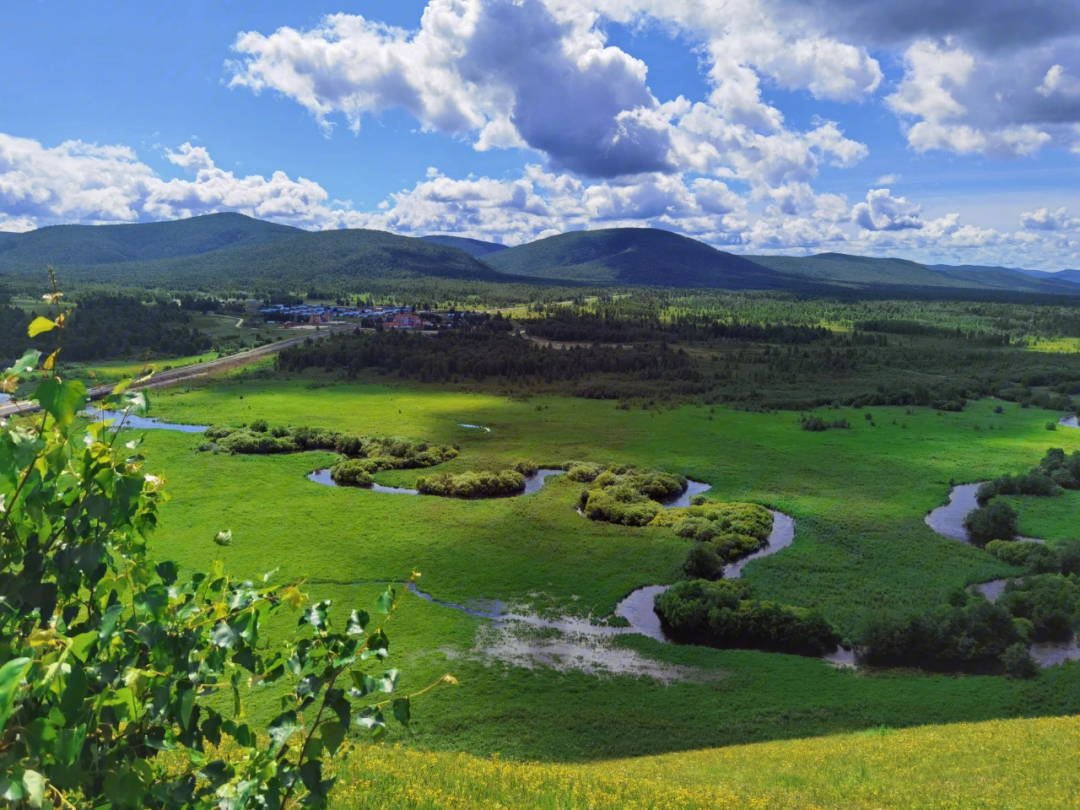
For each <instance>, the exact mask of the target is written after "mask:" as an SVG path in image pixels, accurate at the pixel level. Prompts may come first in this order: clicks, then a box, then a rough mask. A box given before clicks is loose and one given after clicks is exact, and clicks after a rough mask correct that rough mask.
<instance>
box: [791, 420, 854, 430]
mask: <svg viewBox="0 0 1080 810" xmlns="http://www.w3.org/2000/svg"><path fill="white" fill-rule="evenodd" d="M799 421H800V422H801V423H802V429H803V430H808V431H810V432H811V433H824V432H825V431H826V430H832V429H834V428H836V429H839V430H849V429H850V428H851V422H849V421H848V420H847V419H834V420H833V421H832V422H826V421H825V420H824V419H822V418H821V417H820V416H804V417H802V418H801V419H800V420H799Z"/></svg>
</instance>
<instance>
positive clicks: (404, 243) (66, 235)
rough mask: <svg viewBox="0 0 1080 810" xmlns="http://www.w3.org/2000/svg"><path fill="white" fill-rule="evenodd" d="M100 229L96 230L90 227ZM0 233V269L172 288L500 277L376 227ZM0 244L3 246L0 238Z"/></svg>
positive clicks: (221, 219) (196, 223)
mask: <svg viewBox="0 0 1080 810" xmlns="http://www.w3.org/2000/svg"><path fill="white" fill-rule="evenodd" d="M99 232H102V233H99ZM17 236H18V237H19V238H18V239H16V240H14V242H15V247H12V246H11V245H12V240H5V243H6V246H7V249H6V250H0V273H5V274H8V275H13V276H16V277H19V276H23V277H26V276H40V275H41V274H42V272H43V271H44V268H45V266H46V265H49V264H51V265H53V266H54V267H56V269H57V270H58V271H60V272H61V274H62V275H63V276H64V277H66V279H68V280H69V281H75V282H83V283H88V282H92V283H104V284H119V285H125V286H151V287H153V286H161V287H174V288H178V289H186V288H205V289H216V288H222V287H233V288H235V287H241V288H251V287H255V286H262V287H266V286H270V285H273V286H283V287H286V288H290V289H308V288H310V287H311V286H313V285H314V286H318V285H325V284H334V283H337V282H343V281H344V282H348V281H353V280H357V279H399V278H400V279H409V278H419V277H435V278H442V279H457V280H467V281H486V282H507V281H521V279H509V278H507V277H506V276H504V275H503V274H501V273H499V272H497V271H495V270H493V269H492V268H490V267H489V266H488V265H486V264H484V263H483V262H481V261H479V260H478V259H476V258H474V257H473V256H470V255H469V254H468V253H465V252H464V251H462V250H458V249H457V248H454V247H447V246H445V245H439V244H432V243H431V242H426V241H424V240H422V239H413V238H410V237H405V236H396V235H394V234H390V233H385V232H383V231H368V230H338V231H319V232H309V231H303V230H299V229H297V228H288V227H285V226H279V225H273V224H272V223H266V222H259V221H258V220H253V219H250V218H248V217H242V216H239V215H232V214H218V215H213V216H207V217H198V218H195V219H190V220H183V221H179V222H164V223H154V224H146V225H126V226H99V227H92V226H62V228H52V229H48V228H42V229H41V230H40V231H32V232H31V233H29V234H19V235H17ZM0 247H3V245H0Z"/></svg>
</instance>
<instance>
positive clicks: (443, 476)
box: [416, 470, 525, 498]
mask: <svg viewBox="0 0 1080 810" xmlns="http://www.w3.org/2000/svg"><path fill="white" fill-rule="evenodd" d="M416 488H417V489H418V490H420V494H421V495H439V496H441V497H443V498H498V497H501V496H505V495H516V494H518V493H519V492H523V491H524V490H525V476H524V475H522V474H521V473H520V472H518V471H517V470H502V471H501V472H465V473H459V474H457V475H450V474H447V473H440V474H438V475H429V476H425V477H422V478H418V479H417V481H416Z"/></svg>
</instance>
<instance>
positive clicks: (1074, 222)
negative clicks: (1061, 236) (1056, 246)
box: [1020, 208, 1080, 231]
mask: <svg viewBox="0 0 1080 810" xmlns="http://www.w3.org/2000/svg"><path fill="white" fill-rule="evenodd" d="M1020 227H1021V228H1025V229H1027V230H1030V231H1072V230H1078V229H1080V217H1070V216H1069V211H1068V209H1066V208H1058V209H1057V210H1056V211H1051V210H1050V209H1049V208H1037V209H1036V210H1035V211H1028V212H1025V213H1023V214H1021V215H1020Z"/></svg>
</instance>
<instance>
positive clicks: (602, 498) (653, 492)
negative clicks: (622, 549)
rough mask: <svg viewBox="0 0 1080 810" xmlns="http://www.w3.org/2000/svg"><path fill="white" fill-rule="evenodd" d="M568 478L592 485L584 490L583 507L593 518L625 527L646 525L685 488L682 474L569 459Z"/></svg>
mask: <svg viewBox="0 0 1080 810" xmlns="http://www.w3.org/2000/svg"><path fill="white" fill-rule="evenodd" d="M566 468H567V471H566V477H567V478H569V479H570V480H571V481H576V482H578V483H587V484H588V485H589V486H588V487H587V488H586V489H585V490H584V491H583V492H582V493H581V502H580V507H581V511H582V512H583V513H584V515H585V517H587V518H589V519H590V520H602V521H605V522H607V523H618V524H620V525H622V526H647V525H648V524H649V523H651V522H652V520H653V518H655V517H656V516H657V515H658V514H659V513H660V511H661V510H662V509H663V503H664V502H665V501H670V500H671V499H673V498H677V497H678V496H679V495H681V494H682V493H684V492H685V491H686V486H687V483H686V479H685V478H684V477H683V476H681V475H672V474H670V473H665V472H660V471H659V470H643V469H641V468H639V467H634V466H632V465H628V464H623V465H620V464H610V465H608V466H606V467H605V466H602V465H600V464H589V463H587V462H580V461H575V462H570V463H569V464H567V465H566Z"/></svg>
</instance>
